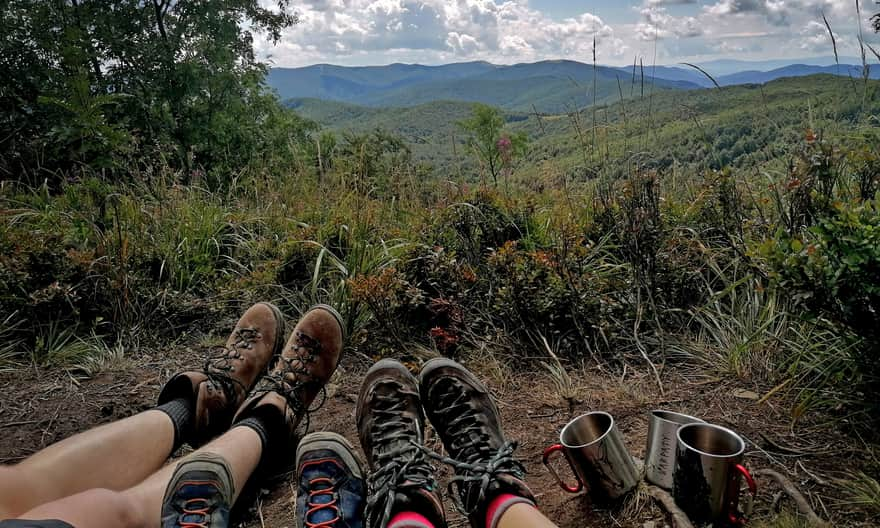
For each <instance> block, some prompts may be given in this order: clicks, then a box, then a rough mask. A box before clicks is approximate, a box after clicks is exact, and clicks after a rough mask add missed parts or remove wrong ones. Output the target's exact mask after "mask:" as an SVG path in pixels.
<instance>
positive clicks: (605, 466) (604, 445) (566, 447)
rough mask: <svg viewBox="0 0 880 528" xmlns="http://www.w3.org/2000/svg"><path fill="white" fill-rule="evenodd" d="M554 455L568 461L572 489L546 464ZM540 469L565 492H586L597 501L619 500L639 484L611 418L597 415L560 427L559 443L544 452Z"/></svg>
mask: <svg viewBox="0 0 880 528" xmlns="http://www.w3.org/2000/svg"><path fill="white" fill-rule="evenodd" d="M556 452H560V453H562V454H563V456H564V457H565V459H566V460H567V461H568V465H569V467H570V468H571V470H572V472H573V473H574V477H575V479H576V482H575V484H574V485H572V484H567V483H566V482H565V480H564V479H563V478H562V477H561V476H560V475H559V474H558V473H557V471H556V469H555V468H554V467H553V466H552V465H551V464H550V459H551V457H552V456H553V454H554V453H556ZM544 465H545V466H547V469H549V470H550V473H552V474H553V476H554V477H556V480H557V481H558V482H559V485H560V487H562V489H563V490H565V491H566V492H568V493H579V492H580V491H582V490H584V489H586V490H587V492H588V493H589V494H590V496H591V497H593V498H594V499H596V500H599V501H613V500H616V499H619V498H621V497H623V496H624V495H626V494H627V493H629V492H630V491H631V490H632V489H633V488H635V487H636V485H637V484H638V483H639V474H638V471H637V470H636V467H635V464H634V463H633V459H632V456H630V454H629V451H627V449H626V445H624V443H623V436H622V435H621V434H620V431H619V430H618V429H617V426H616V425H615V423H614V418H613V417H612V416H611V415H610V414H608V413H606V412H601V411H596V412H590V413H587V414H584V415H581V416H579V417H577V418H575V419H574V420H572V421H570V422H569V423H568V424H567V425H566V426H565V427H563V428H562V432H561V433H559V443H558V444H554V445H552V446H550V447H548V448H547V449H546V450H545V451H544Z"/></svg>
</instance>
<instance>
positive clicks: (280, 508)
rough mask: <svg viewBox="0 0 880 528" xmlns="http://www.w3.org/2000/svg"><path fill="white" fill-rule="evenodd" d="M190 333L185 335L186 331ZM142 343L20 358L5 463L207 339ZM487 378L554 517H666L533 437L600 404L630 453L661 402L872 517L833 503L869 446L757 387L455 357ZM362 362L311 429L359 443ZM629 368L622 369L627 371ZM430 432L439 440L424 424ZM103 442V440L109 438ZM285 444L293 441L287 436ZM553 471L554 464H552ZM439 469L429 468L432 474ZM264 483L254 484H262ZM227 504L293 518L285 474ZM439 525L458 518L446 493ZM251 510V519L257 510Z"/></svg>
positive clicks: (247, 517) (155, 375)
mask: <svg viewBox="0 0 880 528" xmlns="http://www.w3.org/2000/svg"><path fill="white" fill-rule="evenodd" d="M188 340H189V341H192V342H191V343H188V344H187V343H186V342H185V341H188ZM183 341H184V343H183V344H180V343H178V344H175V345H173V346H168V347H166V348H164V349H159V350H156V351H153V352H149V351H131V352H129V353H128V355H127V357H126V358H125V359H124V360H122V361H120V362H117V363H116V364H114V365H112V367H111V368H109V369H108V370H107V371H105V372H104V373H102V374H100V375H99V376H97V377H96V378H94V379H91V380H86V381H81V380H77V379H76V378H75V377H74V376H73V375H71V374H69V373H67V372H64V371H60V370H56V371H37V370H35V369H26V370H22V371H18V372H15V373H7V374H2V375H0V395H2V396H0V463H6V464H12V463H15V462H17V461H19V460H21V459H23V458H25V457H27V456H28V455H30V454H32V453H34V452H36V451H38V450H40V449H41V448H43V447H45V446H48V445H50V444H51V443H53V442H57V441H59V440H62V439H64V438H66V437H68V436H70V435H72V434H75V433H76V432H78V431H81V430H83V429H86V428H88V427H91V426H94V425H98V424H103V423H107V422H110V421H113V420H118V419H120V418H124V417H126V416H130V415H132V414H134V413H137V412H140V411H143V410H146V409H149V408H150V407H151V406H152V405H153V404H154V402H155V399H156V396H157V395H158V392H159V389H160V387H161V384H162V383H163V382H164V381H165V380H167V379H168V378H169V377H170V375H171V374H172V373H173V372H175V371H176V370H178V369H181V368H183V367H185V366H192V365H198V364H200V361H199V359H198V358H200V357H201V356H202V354H203V353H204V349H205V345H204V344H203V343H206V340H205V339H204V338H202V339H197V338H195V337H192V338H189V339H188V338H185V339H183ZM465 364H466V365H468V366H469V367H470V368H472V369H473V370H474V371H475V372H477V373H478V374H480V375H481V376H482V377H483V378H484V379H486V380H487V381H488V383H489V385H490V387H491V388H492V389H493V391H494V394H495V396H496V398H497V401H498V403H499V406H500V409H501V412H502V414H503V418H504V423H505V427H506V430H507V433H508V436H510V437H511V438H513V439H516V440H518V441H519V442H520V449H519V451H518V456H519V457H520V458H521V459H522V460H523V461H524V463H525V465H526V467H527V469H528V471H529V475H528V483H529V485H530V486H531V487H532V489H533V490H534V491H535V493H536V495H537V496H538V500H539V502H540V506H541V508H542V510H543V511H544V512H545V513H546V514H547V515H548V516H549V517H550V518H551V519H553V520H555V522H556V523H557V524H558V525H559V526H560V527H561V528H580V527H586V526H595V527H621V526H622V527H638V528H641V527H643V526H652V525H651V524H646V523H650V522H654V524H653V526H656V527H657V528H662V527H664V526H666V525H667V524H669V520H668V518H667V516H666V514H665V513H664V511H663V510H662V509H661V508H660V507H659V506H657V505H656V504H654V503H653V501H652V499H650V498H648V497H647V496H646V495H645V494H644V493H638V494H636V496H635V497H634V498H633V499H632V500H630V501H629V502H628V503H627V504H626V505H623V506H618V507H615V508H603V507H600V506H598V505H597V506H591V505H590V502H589V498H588V497H587V496H585V495H569V494H566V493H565V492H563V491H562V490H561V489H560V488H559V487H558V486H557V485H556V484H555V483H554V480H553V478H552V476H551V475H550V473H549V472H548V471H547V470H546V469H545V468H544V467H543V466H542V464H541V454H542V452H543V450H544V448H545V447H546V446H548V445H550V444H552V443H555V441H556V440H557V439H558V434H559V431H560V430H561V429H562V427H563V426H564V425H565V424H566V423H567V422H568V421H569V420H570V419H571V418H572V417H574V416H577V415H579V414H581V413H584V412H587V411H590V410H604V411H607V412H610V413H611V414H612V415H613V416H614V417H615V419H616V420H617V423H618V426H619V428H620V430H621V432H622V433H623V435H624V437H625V438H626V442H627V445H628V447H629V449H630V451H631V453H632V454H633V455H634V456H636V457H642V456H643V455H644V450H645V438H646V432H647V413H648V412H649V411H651V410H653V409H658V408H662V409H669V410H675V411H679V412H684V413H688V414H693V415H696V416H700V417H702V418H704V419H706V420H707V421H711V422H713V423H717V424H720V425H724V426H726V427H730V428H732V429H734V430H736V431H738V432H739V433H740V434H742V435H743V436H744V437H745V438H746V440H747V442H748V444H749V448H748V450H747V456H746V465H747V466H748V467H749V468H751V469H757V468H771V469H775V470H777V471H779V472H781V473H783V474H784V475H786V476H787V477H789V478H790V479H791V481H792V482H794V483H795V484H796V485H797V486H798V487H799V488H800V490H801V491H802V492H803V493H804V494H805V495H806V497H807V499H808V500H809V501H810V503H811V504H812V506H813V508H814V509H815V511H816V512H817V513H818V514H819V515H820V516H822V517H824V518H826V519H829V520H830V521H831V524H832V525H833V526H877V525H880V522H876V520H872V519H871V515H870V514H869V513H867V512H863V511H859V510H858V509H854V508H853V507H851V506H846V505H844V504H843V503H844V502H846V500H845V499H844V498H843V496H842V493H843V491H842V489H841V485H840V484H839V480H838V479H841V478H845V477H847V476H848V474H849V473H851V472H853V471H857V470H859V469H860V468H862V467H864V466H865V465H866V464H867V463H868V461H869V460H876V456H877V449H876V446H871V445H869V444H865V443H863V442H861V441H860V440H859V438H858V435H856V434H852V433H849V434H847V433H845V432H844V431H843V427H841V426H840V425H837V426H835V425H830V424H828V422H827V421H826V422H825V424H824V425H822V424H820V423H818V422H817V421H816V420H814V422H816V424H815V425H809V426H807V425H804V424H799V425H798V426H797V428H796V429H795V430H794V432H792V428H791V426H790V421H791V420H790V414H789V409H790V406H789V405H787V403H786V402H785V401H782V400H779V399H770V400H769V401H768V402H766V403H761V404H758V402H756V401H755V399H754V395H753V394H749V393H748V392H743V391H754V392H757V393H761V392H762V391H761V390H760V389H764V390H766V388H762V387H752V386H743V385H742V384H740V383H738V382H735V381H722V380H717V379H715V380H713V379H694V378H688V377H687V376H684V375H682V374H680V373H679V374H677V373H674V372H666V373H664V375H663V379H664V388H665V393H663V394H661V392H660V390H659V389H658V387H657V385H656V384H655V383H654V382H653V380H652V378H651V377H649V376H647V375H643V374H627V375H626V376H625V377H620V376H619V375H617V376H614V377H612V376H611V375H609V374H605V373H602V372H600V371H598V370H596V371H585V372H579V373H577V374H573V377H574V379H575V382H576V383H577V384H578V385H579V386H580V389H579V394H578V401H576V402H574V403H573V405H569V403H568V402H566V401H563V400H562V399H561V398H560V397H559V396H558V395H556V394H555V393H554V391H553V389H552V383H551V381H550V379H549V377H548V376H547V374H546V373H544V372H516V373H514V372H511V371H509V370H508V369H506V368H504V367H501V366H498V365H497V364H496V363H493V362H491V361H483V360H480V361H469V362H468V361H465ZM368 366H369V361H367V360H366V359H365V358H362V357H358V356H356V355H354V354H350V355H348V356H347V357H346V358H345V359H344V361H343V364H342V365H341V367H340V369H339V371H338V372H337V374H336V375H335V377H334V378H333V380H332V382H331V384H330V385H329V386H328V399H327V401H326V403H325V405H324V407H323V408H322V409H321V410H319V411H318V412H317V413H315V414H314V415H313V417H312V430H330V431H336V432H338V433H341V434H343V435H345V436H346V437H347V438H348V439H349V440H351V441H352V443H353V444H354V445H359V442H358V440H357V435H356V431H355V425H354V411H355V401H356V397H357V392H358V389H359V386H360V380H361V378H362V375H363V373H364V372H365V370H366V368H368ZM632 371H633V369H629V372H630V373H631V372H632ZM429 442H430V444H431V446H432V447H433V448H434V449H435V450H438V451H439V450H440V446H439V442H438V441H437V440H436V437H435V436H434V435H433V432H430V431H429ZM108 448H110V446H108ZM291 449H294V446H291ZM560 471H563V472H564V471H565V470H564V468H560ZM448 475H449V473H448V472H446V471H442V470H441V472H440V480H441V483H444V484H445V481H446V479H447V477H448ZM758 485H759V495H758V501H757V503H756V505H755V514H754V518H755V519H770V518H773V516H774V515H775V512H776V510H778V509H782V510H787V511H793V510H794V505H793V504H792V502H791V501H789V500H788V499H785V498H782V499H781V500H779V499H778V498H777V497H776V496H777V492H778V491H779V488H778V487H777V486H776V485H775V484H773V483H772V482H770V481H769V480H767V479H766V478H759V479H758ZM262 488H265V489H262ZM262 488H261V489H260V490H258V491H257V492H255V493H253V494H252V496H253V497H254V498H253V499H251V500H249V501H248V503H247V504H246V505H245V507H243V508H238V510H239V511H238V513H237V514H236V517H237V519H238V520H237V524H236V525H237V526H245V527H259V526H270V527H278V528H282V527H294V526H296V522H295V520H294V507H295V498H294V494H293V489H294V488H293V478H292V477H288V479H287V480H284V481H281V482H276V483H273V484H271V485H264V486H263V487H262ZM447 511H448V512H449V517H450V527H458V526H467V522H466V521H465V520H463V519H462V517H461V516H459V515H457V514H455V513H454V511H453V506H452V504H451V502H449V501H448V500H447ZM261 519H262V520H261Z"/></svg>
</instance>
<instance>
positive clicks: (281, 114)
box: [0, 0, 307, 179]
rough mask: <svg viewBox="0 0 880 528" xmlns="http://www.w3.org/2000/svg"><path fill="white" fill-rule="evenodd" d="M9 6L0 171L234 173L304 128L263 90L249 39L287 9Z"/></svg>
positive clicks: (196, 0) (0, 92)
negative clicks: (163, 168) (157, 165)
mask: <svg viewBox="0 0 880 528" xmlns="http://www.w3.org/2000/svg"><path fill="white" fill-rule="evenodd" d="M274 4H275V5H274V6H273V7H272V8H267V7H263V6H264V5H265V2H260V1H259V0H147V1H144V0H118V1H115V2H105V1H102V0H69V1H68V0H64V1H52V2H46V1H44V0H9V1H7V2H4V3H3V4H2V7H0V107H2V109H3V112H2V117H0V171H2V173H3V175H4V177H10V176H12V177H17V178H21V177H24V176H25V174H24V173H25V172H29V171H33V170H34V169H44V171H43V172H44V174H43V175H42V176H40V179H42V178H43V177H45V171H46V170H48V171H53V172H57V171H59V170H61V171H68V170H70V169H72V168H76V167H81V166H88V167H92V168H99V169H105V170H117V169H121V168H123V167H125V168H130V164H131V163H132V162H133V160H137V161H138V162H141V163H143V162H147V163H148V162H149V161H150V160H155V159H159V158H161V159H163V160H164V161H167V162H170V163H171V164H172V165H174V166H176V167H179V168H182V169H186V172H185V173H186V174H190V173H191V171H193V170H195V169H197V168H208V169H216V170H218V171H220V172H230V171H232V170H235V169H237V168H240V167H241V166H242V165H243V164H246V163H248V162H251V161H255V158H256V159H259V158H261V157H262V156H263V152H265V150H267V149H270V148H274V149H287V150H288V151H289V150H290V144H289V142H290V140H291V139H295V136H300V135H302V134H304V133H305V132H304V131H305V130H306V129H307V127H306V126H305V125H306V123H304V122H302V121H301V120H299V119H298V118H296V117H295V116H294V115H293V114H292V113H289V112H288V111H286V110H283V109H282V108H280V107H279V105H278V104H277V101H276V98H275V97H274V95H272V94H271V93H270V92H269V91H268V90H267V89H266V88H265V87H264V84H263V80H264V77H265V75H266V69H265V66H264V65H263V64H261V63H260V62H259V61H258V60H257V58H256V57H255V54H254V39H255V38H256V36H257V35H264V36H265V37H266V38H267V39H268V40H270V41H277V40H278V39H279V38H280V35H281V31H282V30H283V29H284V28H286V27H288V26H290V25H292V24H294V23H296V17H295V16H294V15H293V14H291V13H290V12H289V10H288V0H278V1H277V2H275V3H274Z"/></svg>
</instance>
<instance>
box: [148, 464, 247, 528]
mask: <svg viewBox="0 0 880 528" xmlns="http://www.w3.org/2000/svg"><path fill="white" fill-rule="evenodd" d="M234 497H235V488H234V484H233V482H232V473H231V471H230V469H229V465H228V464H227V463H226V461H225V460H224V459H223V458H222V457H220V456H219V455H216V454H213V453H206V452H202V453H197V454H195V455H193V456H192V457H190V458H188V459H186V460H184V461H183V462H181V463H180V464H179V465H178V466H177V468H176V469H175V470H174V474H173V475H172V476H171V480H170V481H169V482H168V487H167V488H166V489H165V497H164V499H163V500H162V525H161V526H162V528H192V527H195V526H198V527H204V528H209V527H213V528H226V527H227V526H228V525H229V511H230V510H231V509H232V502H233V499H234Z"/></svg>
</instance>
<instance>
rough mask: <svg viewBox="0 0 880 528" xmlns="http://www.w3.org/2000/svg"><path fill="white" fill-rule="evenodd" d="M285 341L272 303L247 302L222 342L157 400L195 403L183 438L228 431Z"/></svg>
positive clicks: (202, 439) (199, 439) (196, 442)
mask: <svg viewBox="0 0 880 528" xmlns="http://www.w3.org/2000/svg"><path fill="white" fill-rule="evenodd" d="M283 344H284V317H283V316H282V315H281V312H280V311H279V310H278V308H276V307H275V306H274V305H272V304H269V303H257V304H255V305H253V306H251V307H250V308H249V309H248V310H247V311H246V312H245V313H244V315H242V316H241V319H239V320H238V323H237V324H236V325H235V329H234V330H233V331H232V333H231V334H230V335H229V338H228V339H227V340H226V344H225V345H224V346H222V347H216V349H214V350H212V352H211V354H210V355H209V356H208V357H207V359H206V360H205V363H204V366H203V367H202V370H200V371H190V372H181V373H178V374H176V375H175V376H174V377H173V378H171V379H170V380H169V381H168V383H166V384H165V386H164V387H163V388H162V392H161V394H159V404H160V405H161V404H163V403H167V402H170V401H172V400H174V399H177V398H185V399H188V400H191V401H192V402H193V409H194V411H195V415H194V426H193V431H192V434H191V435H188V436H187V438H186V439H185V440H186V441H188V442H189V443H190V444H191V445H193V446H194V447H198V446H200V445H202V444H204V443H206V442H208V441H209V440H211V439H212V438H214V437H215V436H217V435H218V434H220V433H222V432H224V431H226V430H227V429H228V428H229V425H230V423H231V422H232V417H233V415H234V414H235V411H236V410H238V407H239V406H240V405H241V404H242V402H243V401H244V399H245V397H246V396H247V394H248V393H249V392H250V391H251V389H253V387H254V385H255V384H256V383H257V381H258V380H259V379H260V377H262V376H263V374H265V373H266V372H267V371H268V369H269V366H270V365H271V363H272V360H273V359H275V358H276V357H278V355H279V354H281V349H282V345H283Z"/></svg>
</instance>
